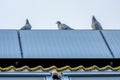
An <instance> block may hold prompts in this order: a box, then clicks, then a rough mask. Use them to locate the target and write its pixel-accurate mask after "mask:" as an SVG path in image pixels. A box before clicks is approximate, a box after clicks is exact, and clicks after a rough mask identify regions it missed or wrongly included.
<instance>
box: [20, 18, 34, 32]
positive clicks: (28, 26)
mask: <svg viewBox="0 0 120 80" xmlns="http://www.w3.org/2000/svg"><path fill="white" fill-rule="evenodd" d="M31 28H32V26H31V25H30V23H29V21H28V19H26V24H25V25H24V26H23V27H22V28H21V30H31Z"/></svg>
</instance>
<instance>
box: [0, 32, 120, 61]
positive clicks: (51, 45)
mask: <svg viewBox="0 0 120 80" xmlns="http://www.w3.org/2000/svg"><path fill="white" fill-rule="evenodd" d="M101 32H102V34H103V35H102V34H101V33H100V31H99V30H69V31H68V30H30V31H28V30H22V31H21V30H20V31H17V30H0V58H79V59H81V58H113V57H114V58H120V54H119V53H120V49H119V47H120V43H119V41H120V36H119V34H120V30H101ZM19 33H20V35H19ZM106 43H107V44H106ZM111 53H112V54H113V55H111Z"/></svg>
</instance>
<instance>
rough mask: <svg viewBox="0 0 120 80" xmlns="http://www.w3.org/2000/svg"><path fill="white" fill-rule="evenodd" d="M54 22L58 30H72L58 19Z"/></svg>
mask: <svg viewBox="0 0 120 80" xmlns="http://www.w3.org/2000/svg"><path fill="white" fill-rule="evenodd" d="M56 24H58V29H59V30H73V29H72V28H70V27H69V26H68V25H66V24H62V23H61V22H60V21H57V22H56Z"/></svg>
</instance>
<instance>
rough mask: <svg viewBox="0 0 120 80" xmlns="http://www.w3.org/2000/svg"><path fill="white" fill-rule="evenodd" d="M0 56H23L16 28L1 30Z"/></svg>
mask: <svg viewBox="0 0 120 80" xmlns="http://www.w3.org/2000/svg"><path fill="white" fill-rule="evenodd" d="M0 58H21V52H20V47H19V40H18V34H17V31H16V30H0Z"/></svg>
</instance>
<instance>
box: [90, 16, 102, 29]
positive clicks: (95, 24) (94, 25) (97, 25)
mask: <svg viewBox="0 0 120 80" xmlns="http://www.w3.org/2000/svg"><path fill="white" fill-rule="evenodd" d="M92 29H93V30H102V29H103V28H102V26H101V24H100V23H99V22H98V21H97V19H96V18H95V16H93V17H92Z"/></svg>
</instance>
